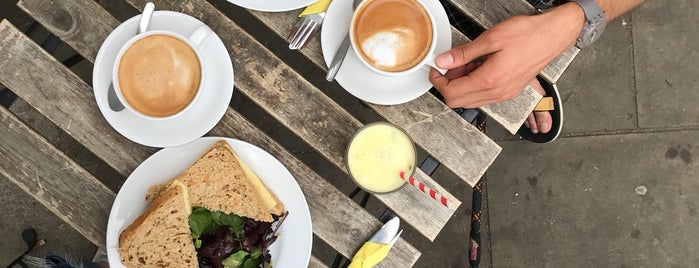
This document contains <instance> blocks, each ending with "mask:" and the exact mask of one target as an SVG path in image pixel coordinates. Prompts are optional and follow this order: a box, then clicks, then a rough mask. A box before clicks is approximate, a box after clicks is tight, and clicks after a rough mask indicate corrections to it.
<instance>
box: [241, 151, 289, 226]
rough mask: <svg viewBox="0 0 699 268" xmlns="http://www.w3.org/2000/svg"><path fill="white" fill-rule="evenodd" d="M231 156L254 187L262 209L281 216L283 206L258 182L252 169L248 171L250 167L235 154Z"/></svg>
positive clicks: (258, 179) (260, 181)
mask: <svg viewBox="0 0 699 268" xmlns="http://www.w3.org/2000/svg"><path fill="white" fill-rule="evenodd" d="M233 156H234V157H235V160H236V161H238V164H240V167H241V168H242V170H243V174H245V177H246V178H247V179H248V181H249V182H250V184H252V185H253V186H254V187H255V191H256V192H257V196H258V197H259V198H260V200H262V204H263V207H264V209H265V210H267V211H269V212H270V213H272V214H274V215H281V213H282V212H283V206H282V204H281V203H280V202H279V201H278V200H277V198H276V197H275V196H274V194H272V193H270V192H269V190H268V189H267V186H265V184H264V183H263V182H262V180H260V177H258V176H257V174H255V172H253V171H252V169H250V167H248V165H246V164H245V162H243V160H242V159H240V157H238V155H237V154H236V153H235V152H233Z"/></svg>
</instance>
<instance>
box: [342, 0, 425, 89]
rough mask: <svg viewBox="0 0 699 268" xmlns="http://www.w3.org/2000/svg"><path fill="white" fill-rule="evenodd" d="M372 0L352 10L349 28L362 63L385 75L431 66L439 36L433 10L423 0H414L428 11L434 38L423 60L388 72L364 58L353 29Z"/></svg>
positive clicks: (367, 0) (354, 47) (404, 72)
mask: <svg viewBox="0 0 699 268" xmlns="http://www.w3.org/2000/svg"><path fill="white" fill-rule="evenodd" d="M371 1H373V0H363V1H362V2H361V3H360V4H359V6H357V8H356V9H355V10H354V12H352V20H351V21H350V29H349V34H350V44H351V45H352V49H354V51H357V58H359V61H360V62H362V64H364V66H366V67H367V68H369V69H370V70H372V71H374V72H376V73H378V74H381V75H385V76H403V75H406V74H409V73H412V72H415V71H417V70H419V69H421V68H423V67H424V66H425V65H428V66H429V64H428V63H427V61H428V60H430V59H434V56H435V55H434V50H435V48H436V47H437V37H438V36H437V25H436V23H435V20H434V15H433V14H432V11H430V9H429V8H428V7H427V5H425V3H423V2H422V0H413V1H415V2H417V3H418V4H419V5H420V6H421V7H422V10H424V11H425V13H427V17H428V18H429V19H430V25H431V26H432V40H431V42H430V49H428V50H427V53H426V54H425V57H423V58H422V60H420V61H419V62H418V63H417V64H415V66H413V67H410V68H409V69H406V70H403V71H400V72H388V71H384V70H381V69H379V68H376V67H374V66H373V65H371V64H369V63H368V62H367V61H366V59H364V57H363V56H362V53H359V51H360V50H359V45H358V44H357V43H356V42H355V41H354V40H355V39H354V30H353V29H354V24H355V21H356V19H357V13H358V11H359V10H361V9H362V7H363V6H365V5H366V4H367V3H369V2H371Z"/></svg>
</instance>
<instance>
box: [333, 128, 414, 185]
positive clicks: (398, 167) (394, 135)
mask: <svg viewBox="0 0 699 268" xmlns="http://www.w3.org/2000/svg"><path fill="white" fill-rule="evenodd" d="M416 155H417V152H416V150H415V145H414V144H413V141H412V140H410V137H408V134H406V133H405V131H403V130H402V129H400V128H399V127H397V126H395V125H393V124H390V123H386V122H377V123H371V124H368V125H366V126H364V127H362V128H361V129H359V131H357V133H356V134H355V135H354V137H353V138H352V140H351V141H350V143H349V145H348V146H347V155H346V156H345V161H346V164H347V171H348V172H349V174H350V176H351V177H352V179H353V180H354V181H355V182H356V183H357V185H359V187H361V188H362V189H364V190H366V191H368V192H371V193H388V192H391V191H395V190H396V189H398V188H400V187H401V186H403V184H404V183H405V180H403V179H401V178H400V175H399V174H400V173H401V172H405V175H410V176H412V174H413V172H414V171H415V163H416V158H417V156H416ZM406 178H407V176H406Z"/></svg>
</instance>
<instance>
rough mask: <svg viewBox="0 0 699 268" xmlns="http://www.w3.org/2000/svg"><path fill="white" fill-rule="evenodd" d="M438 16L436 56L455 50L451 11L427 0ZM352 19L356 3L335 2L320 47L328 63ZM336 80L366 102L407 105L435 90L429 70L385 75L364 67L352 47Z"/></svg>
mask: <svg viewBox="0 0 699 268" xmlns="http://www.w3.org/2000/svg"><path fill="white" fill-rule="evenodd" d="M423 2H424V3H425V5H426V6H427V8H428V9H429V10H430V11H431V12H432V14H433V15H434V20H435V22H436V24H437V45H436V48H435V52H436V53H442V52H444V51H447V50H449V49H450V48H451V25H450V24H449V18H448V17H447V12H446V11H445V10H444V7H442V4H440V3H439V1H438V0H423ZM351 19H352V0H333V1H332V2H331V3H330V7H328V11H326V14H325V20H324V21H323V29H322V30H321V36H320V45H321V48H322V50H323V58H324V59H325V64H326V65H329V64H330V62H331V61H332V59H333V57H334V56H335V52H336V51H337V48H338V47H340V43H342V40H343V39H344V38H345V35H346V34H347V32H348V31H349V24H350V20H351ZM335 80H337V82H338V83H339V84H340V85H341V86H342V87H343V88H345V90H347V91H348V92H349V93H350V94H352V95H354V96H355V97H357V98H360V99H362V100H364V101H367V102H371V103H375V104H382V105H393V104H400V103H405V102H408V101H411V100H414V99H416V98H417V97H420V96H421V95H422V94H424V93H425V92H427V91H428V90H430V88H432V84H431V83H430V81H429V69H427V68H425V69H421V70H417V71H415V72H413V73H410V74H408V75H405V76H395V77H394V76H384V75H380V74H377V73H375V72H373V71H371V70H370V69H369V68H367V67H366V66H364V65H363V64H362V63H361V61H359V58H358V56H357V54H356V53H355V52H354V50H353V49H352V47H351V46H350V49H349V51H348V52H347V56H346V57H345V61H344V62H343V63H342V66H341V67H340V70H339V71H338V72H337V76H336V77H335Z"/></svg>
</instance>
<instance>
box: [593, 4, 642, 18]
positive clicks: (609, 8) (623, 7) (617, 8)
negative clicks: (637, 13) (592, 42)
mask: <svg viewBox="0 0 699 268" xmlns="http://www.w3.org/2000/svg"><path fill="white" fill-rule="evenodd" d="M596 1H597V4H598V5H599V7H600V8H602V11H604V14H605V16H606V17H607V19H606V20H607V22H610V21H612V20H614V19H615V18H617V17H619V16H621V15H622V14H624V13H626V12H628V11H629V10H631V9H633V8H634V7H636V6H638V5H640V4H641V3H643V1H644V0H596Z"/></svg>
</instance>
